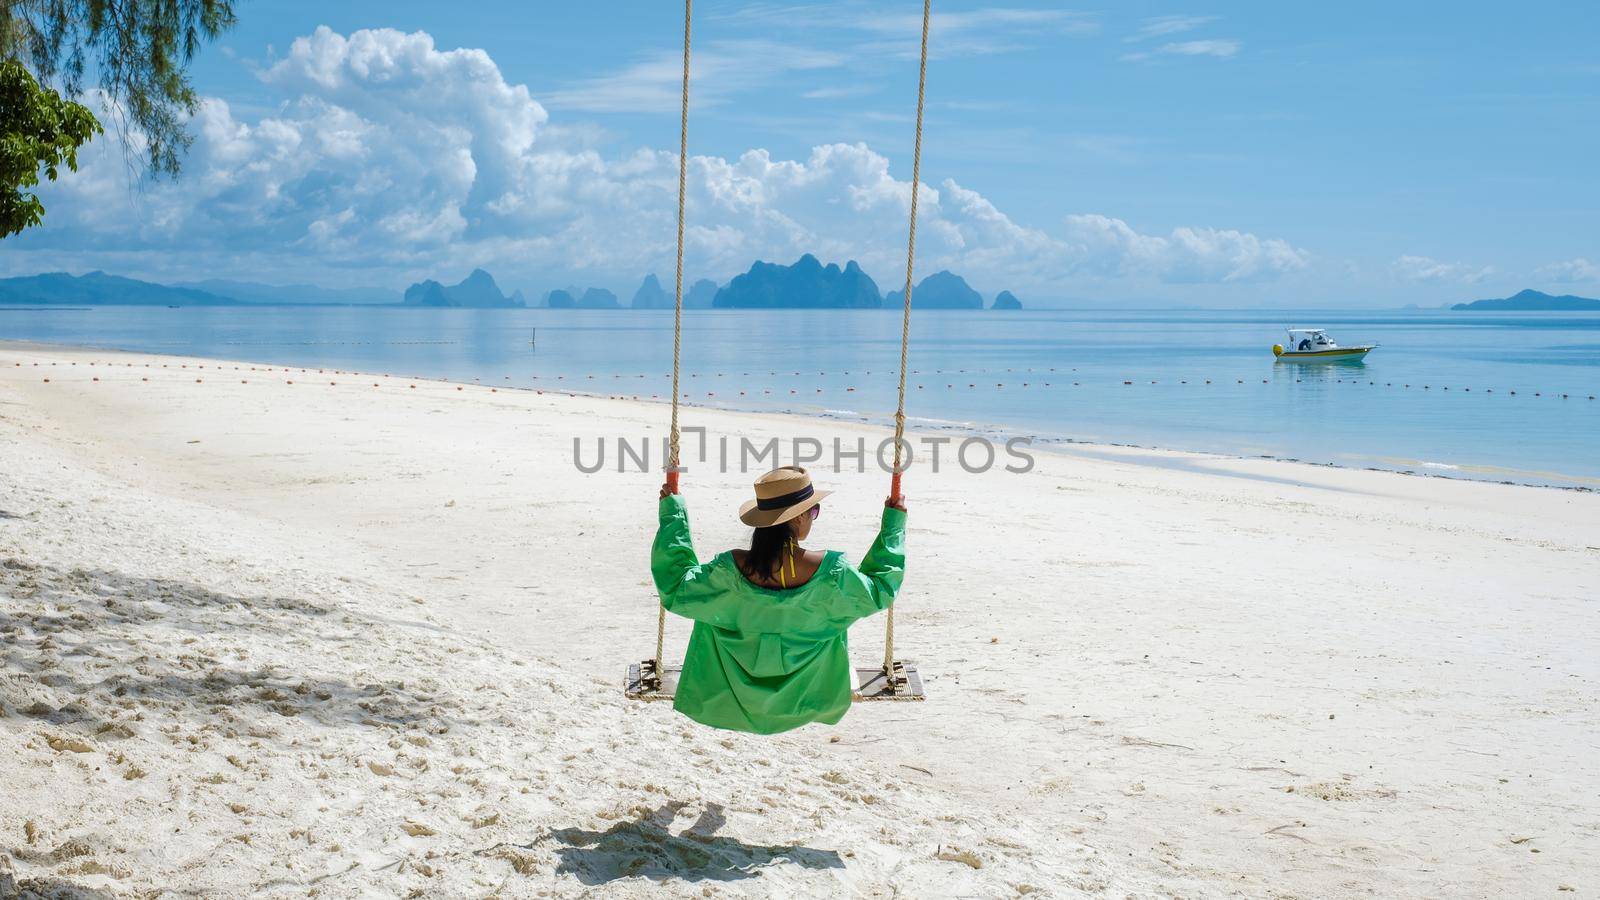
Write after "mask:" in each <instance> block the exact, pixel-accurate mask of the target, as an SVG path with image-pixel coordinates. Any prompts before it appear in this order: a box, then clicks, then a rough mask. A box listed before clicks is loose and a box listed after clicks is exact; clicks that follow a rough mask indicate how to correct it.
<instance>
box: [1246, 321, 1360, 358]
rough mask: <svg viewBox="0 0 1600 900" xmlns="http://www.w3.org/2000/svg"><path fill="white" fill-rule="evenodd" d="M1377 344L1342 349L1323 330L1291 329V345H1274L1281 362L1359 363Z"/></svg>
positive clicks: (1274, 351)
mask: <svg viewBox="0 0 1600 900" xmlns="http://www.w3.org/2000/svg"><path fill="white" fill-rule="evenodd" d="M1376 346H1378V345H1377V344H1353V345H1351V346H1349V347H1341V346H1339V344H1338V342H1336V341H1334V339H1333V338H1331V337H1328V333H1327V332H1326V331H1323V330H1322V329H1321V328H1290V329H1289V343H1288V345H1287V346H1285V345H1283V344H1273V345H1272V355H1273V356H1276V357H1277V358H1278V361H1279V362H1359V361H1360V360H1361V359H1362V357H1364V356H1366V355H1367V354H1368V353H1370V352H1372V349H1373V348H1374V347H1376Z"/></svg>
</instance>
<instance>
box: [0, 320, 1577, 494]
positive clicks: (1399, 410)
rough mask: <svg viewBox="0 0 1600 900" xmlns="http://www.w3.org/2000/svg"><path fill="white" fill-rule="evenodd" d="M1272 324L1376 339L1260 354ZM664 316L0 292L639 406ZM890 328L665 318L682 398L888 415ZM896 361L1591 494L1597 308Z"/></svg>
mask: <svg viewBox="0 0 1600 900" xmlns="http://www.w3.org/2000/svg"><path fill="white" fill-rule="evenodd" d="M1286 326H1307V327H1322V328H1327V329H1328V330H1329V331H1330V333H1332V334H1333V336H1334V337H1335V338H1336V339H1337V340H1339V341H1341V342H1342V343H1346V344H1350V343H1357V342H1363V341H1377V342H1379V343H1380V345H1381V346H1380V347H1379V348H1378V349H1377V350H1376V351H1374V352H1373V353H1372V354H1371V355H1370V356H1368V358H1367V360H1366V362H1365V363H1363V364H1338V365H1318V366H1308V365H1291V364H1283V363H1275V361H1274V359H1273V357H1272V354H1271V351H1270V347H1271V345H1272V344H1273V343H1274V342H1278V341H1282V340H1283V336H1282V332H1283V329H1284V328H1285V327H1286ZM671 329H672V314H671V313H670V312H661V313H658V312H644V311H639V312H635V311H631V310H625V311H619V312H592V311H576V310H411V309H360V308H317V307H256V308H244V309H217V308H209V309H208V308H181V309H166V308H148V307H98V308H88V309H71V310H68V309H58V310H35V309H6V308H5V307H0V339H18V340H29V341H41V342H51V343H61V344H77V345H90V346H97V347H107V348H116V349H125V350H142V351H151V352H159V353H172V354H184V355H193V356H204V357H215V358H225V359H241V360H250V361H260V362H269V363H279V364H285V365H296V366H318V367H324V368H341V369H356V370H362V371H374V372H390V373H394V374H397V375H398V374H404V375H417V376H424V377H433V378H445V379H452V380H459V381H467V382H470V381H472V380H473V379H480V380H481V381H483V382H485V383H489V382H493V383H494V384H496V385H499V386H502V387H505V386H516V387H525V388H527V387H545V388H549V387H558V388H562V389H571V390H579V391H589V392H594V393H600V394H608V395H611V394H616V395H623V396H639V397H641V398H650V397H651V396H655V397H659V398H665V397H667V396H668V394H669V393H670V388H669V387H668V385H669V381H668V373H669V371H670V365H671V360H672V330H671ZM899 330H900V323H899V315H898V313H897V312H892V311H870V312H868V311H850V312H833V311H829V312H812V311H778V312H756V311H745V312H719V311H695V312H691V313H687V314H686V315H685V326H684V331H685V334H684V364H685V371H686V372H687V373H688V375H689V376H692V377H686V378H685V379H684V390H685V391H686V392H687V393H688V394H689V395H690V398H689V399H690V401H691V402H693V403H696V404H706V405H714V406H718V407H727V408H736V409H760V410H784V411H794V412H802V413H812V414H818V413H820V414H825V415H831V416H838V417H845V418H858V417H859V418H864V419H868V420H871V421H887V420H888V418H889V416H890V414H891V413H892V411H893V408H894V392H895V379H896V365H897V363H898V359H899ZM535 335H536V340H535ZM911 365H912V368H913V369H914V370H915V374H913V375H912V376H911V378H910V385H909V390H910V397H909V400H908V415H909V416H910V417H912V418H913V420H917V421H916V422H914V424H918V423H920V424H921V425H923V426H928V425H943V426H948V427H952V428H958V429H963V430H972V431H986V432H987V431H997V432H1001V433H1004V434H1025V435H1035V436H1037V437H1038V438H1040V439H1049V440H1074V441H1089V442H1098V443H1120V444H1136V445H1142V446H1151V447H1167V448H1176V449H1186V450H1203V451H1212V452H1218V453H1226V454H1238V455H1250V456H1255V455H1271V456H1278V457H1285V458H1293V459H1300V460H1306V461H1311V462H1319V463H1332V464H1337V465H1346V466H1372V467H1380V468H1387V469H1397V470H1410V471H1416V472H1424V473H1429V474H1436V475H1450V476H1457V477H1467V478H1481V479H1492V480H1511V481H1519V482H1533V483H1542V484H1555V485H1563V486H1585V487H1600V400H1593V399H1590V397H1591V396H1600V314H1583V313H1577V314H1575V313H1476V314H1468V313H1457V312H1444V311H1403V312H1348V311H1345V312H1331V311H1321V312H1308V311H1299V312H1295V313H1285V312H1270V311H1269V312H1256V311H1241V312H1233V311H1197V312H1174V311H1170V310H1162V311H1116V312H1111V311H1086V310H1029V311H1024V312H1020V313H996V312H927V313H917V314H915V315H914V317H913V326H912V350H911ZM507 376H509V379H508V378H507ZM1125 382H1131V384H1128V383H1125ZM850 388H854V390H849V389H850ZM741 391H743V392H744V393H743V394H742V395H741V394H740V392H741ZM1513 392H1515V393H1513Z"/></svg>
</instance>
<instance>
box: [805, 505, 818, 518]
mask: <svg viewBox="0 0 1600 900" xmlns="http://www.w3.org/2000/svg"><path fill="white" fill-rule="evenodd" d="M806 515H808V516H810V517H811V518H812V520H813V521H815V520H816V518H817V517H818V516H820V515H822V507H820V506H813V507H811V508H810V509H808V510H806Z"/></svg>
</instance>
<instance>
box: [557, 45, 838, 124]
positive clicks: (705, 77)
mask: <svg viewBox="0 0 1600 900" xmlns="http://www.w3.org/2000/svg"><path fill="white" fill-rule="evenodd" d="M845 61H846V57H845V56H844V55H843V54H841V53H837V52H834V51H829V50H812V49H807V48H804V47H799V46H796V45H794V44H792V43H789V42H777V41H767V40H740V41H732V40H724V41H715V42H711V43H708V44H707V45H705V46H702V47H697V48H696V49H695V51H694V53H692V54H691V55H690V58H689V65H690V79H691V84H690V89H691V91H692V92H693V97H692V102H693V103H694V104H695V106H697V107H703V106H714V105H717V104H719V103H722V102H724V101H725V100H726V99H727V98H728V97H730V96H733V95H735V94H739V93H743V92H746V91H751V90H755V89H757V88H761V87H764V86H767V85H770V84H773V83H776V82H779V81H781V80H783V79H785V78H786V77H787V76H788V75H789V74H790V73H793V72H803V71H814V70H819V69H832V68H838V67H840V66H842V65H844V63H845ZM682 86H683V56H682V51H681V50H671V51H662V52H659V53H655V54H652V55H651V56H649V57H648V58H647V59H645V60H643V61H641V62H638V63H634V64H633V65H630V66H628V67H627V68H625V69H623V70H621V71H619V72H614V73H611V74H609V75H602V76H599V77H596V78H590V79H585V80H582V81H578V82H576V83H574V84H572V85H569V86H568V87H565V88H561V89H559V90H555V91H552V92H551V93H550V94H549V95H548V96H547V97H546V98H545V99H546V100H547V101H548V102H549V103H550V105H551V106H552V107H554V108H557V109H570V110H583V111H588V112H654V113H674V114H675V113H676V112H677V111H678V104H679V102H680V99H681V95H680V93H679V91H680V90H681V89H682Z"/></svg>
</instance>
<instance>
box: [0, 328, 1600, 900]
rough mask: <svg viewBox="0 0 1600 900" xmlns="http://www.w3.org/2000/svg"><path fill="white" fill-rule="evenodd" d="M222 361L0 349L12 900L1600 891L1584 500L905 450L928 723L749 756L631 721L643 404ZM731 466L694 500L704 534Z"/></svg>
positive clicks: (648, 427)
mask: <svg viewBox="0 0 1600 900" xmlns="http://www.w3.org/2000/svg"><path fill="white" fill-rule="evenodd" d="M91 362H93V363H94V365H91ZM200 366H204V368H203V369H202V368H199V367H200ZM237 366H238V367H237V368H235V364H232V363H229V364H225V365H224V364H219V363H216V362H213V361H205V360H190V359H181V360H180V359H176V358H162V357H150V356H144V355H135V354H117V353H110V352H98V351H87V350H64V349H58V348H46V347H31V346H23V345H16V344H9V345H7V344H0V885H3V884H5V883H6V882H7V880H8V879H9V880H11V881H13V882H14V883H15V884H17V885H20V886H21V887H22V888H23V889H24V890H25V891H36V892H39V893H44V894H50V893H52V892H54V893H56V894H58V895H64V896H77V895H80V894H81V895H87V896H97V895H100V894H102V893H103V894H104V895H106V896H123V895H130V896H162V895H163V894H164V893H165V892H171V893H172V894H173V895H178V894H196V895H205V896H245V895H269V896H270V895H281V896H307V895H313V894H314V895H316V896H319V897H351V896H418V897H421V896H429V897H455V896H462V897H465V896H487V895H497V896H507V897H520V896H545V895H557V896H570V895H584V894H591V895H594V896H602V895H604V896H632V895H641V896H642V895H652V896H655V895H660V894H665V895H669V896H702V895H704V896H720V895H759V896H766V895H777V896H823V895H829V896H832V895H843V896H864V897H890V896H907V897H946V896H966V897H974V896H976V897H1005V896H1017V895H1019V894H1039V895H1044V896H1078V895H1086V896H1106V897H1128V896H1132V897H1163V896H1184V897H1197V896H1205V897H1213V896H1243V897H1290V896H1292V897H1375V896H1377V897H1503V896H1516V897H1538V896H1562V897H1565V896H1578V897H1584V896H1589V897H1593V896H1595V895H1596V894H1597V893H1600V766H1597V765H1596V763H1595V760H1596V758H1597V745H1600V737H1597V736H1600V621H1597V619H1600V495H1596V494H1593V493H1582V492H1575V491H1562V490H1553V489H1543V488H1532V487H1518V486H1507V485H1498V484H1485V483H1473V482H1466V481H1453V480H1446V479H1440V478H1421V477H1407V476H1403V475H1397V474H1390V473H1382V472H1369V471H1355V470H1341V469H1332V468H1325V467H1315V466H1305V465H1298V464H1293V463H1287V462H1278V461H1269V460H1231V459H1220V458H1214V457H1206V456H1200V455H1194V454H1178V453H1164V452H1158V451H1153V450H1131V449H1119V448H1085V449H1084V450H1083V451H1078V450H1070V449H1069V450H1066V451H1061V452H1054V451H1052V452H1038V453H1037V454H1036V457H1037V462H1038V465H1037V468H1036V469H1035V470H1034V471H1033V472H1030V473H1028V474H1025V475H1016V474H1010V473H1007V472H1004V471H1000V470H995V471H991V472H988V473H984V474H977V475H974V474H968V473H966V472H963V471H962V470H961V469H960V468H958V467H946V468H945V469H944V470H943V471H941V472H940V473H939V474H938V475H933V474H931V473H928V472H926V471H923V470H920V469H914V470H913V471H912V472H911V473H910V474H909V475H908V476H907V477H908V481H907V493H908V494H909V497H910V506H911V517H910V537H909V548H910V561H909V564H908V578H907V587H906V591H905V593H904V594H903V595H902V598H901V600H900V604H901V605H900V608H899V609H900V611H899V614H898V615H899V618H898V622H897V624H898V645H899V648H900V655H901V656H902V657H904V658H907V659H910V660H912V661H914V662H916V663H917V664H918V665H919V666H920V668H921V671H922V673H923V677H924V680H925V682H926V685H927V692H928V700H927V702H925V703H922V704H909V703H908V704H873V705H858V706H857V707H856V708H855V709H854V710H853V711H852V712H851V714H850V715H849V716H848V717H847V718H846V719H845V720H844V722H843V723H841V724H840V725H839V726H837V727H833V728H825V727H818V726H813V727H809V728H805V729H801V730H799V731H795V732H791V733H789V734H785V735H780V736H777V737H770V738H758V737H750V736H745V735H738V734H730V733H724V732H718V731H713V730H708V729H704V728H701V727H699V726H696V725H694V724H693V723H690V722H688V721H687V720H685V719H682V718H680V717H677V716H676V715H675V714H674V713H673V712H672V710H671V709H670V708H669V707H667V706H666V705H663V704H649V705H645V704H636V703H629V702H628V701H625V700H624V699H623V697H622V695H621V690H620V688H621V680H622V674H623V669H624V667H625V666H626V664H627V663H628V662H630V661H634V660H637V659H640V658H642V657H644V656H647V655H649V653H650V652H651V650H652V649H653V647H652V645H653V640H654V627H655V597H654V593H653V590H652V588H651V586H650V583H649V573H648V570H647V557H648V548H649V541H650V538H651V536H652V534H653V532H654V527H655V506H656V501H655V491H656V486H657V485H658V483H659V481H660V477H659V475H657V474H650V473H646V474H640V473H636V472H635V473H627V474H618V473H617V472H616V471H615V465H614V457H613V459H612V461H613V465H612V466H611V467H610V468H609V470H606V471H602V472H599V473H596V474H593V475H585V474H582V473H581V472H579V471H578V470H577V469H576V468H575V467H574V465H573V460H572V455H573V441H574V438H579V439H581V440H583V441H584V446H585V447H586V448H592V447H594V445H595V444H594V442H595V440H596V439H598V438H599V437H601V436H605V437H606V438H607V439H608V440H610V439H613V438H614V437H616V436H618V435H621V436H625V437H629V438H633V439H637V438H640V437H643V436H647V435H654V436H658V437H659V436H660V435H661V434H662V432H663V431H664V428H665V422H666V409H665V407H664V406H661V405H659V404H648V403H637V402H632V401H621V400H607V399H597V398H591V397H570V396H564V395H558V394H553V393H545V394H536V393H533V392H529V391H509V390H498V391H493V392H491V390H490V387H489V386H488V385H483V386H466V387H465V388H464V389H459V390H458V387H457V386H456V385H451V384H444V383H439V382H426V381H411V380H406V379H400V378H382V377H372V376H363V377H355V376H349V375H346V374H339V375H335V374H333V373H331V372H330V373H323V374H317V373H316V372H315V371H313V372H311V373H306V374H302V373H301V372H300V371H299V370H298V369H297V370H294V371H292V372H284V371H281V370H278V371H273V372H267V371H256V370H252V368H251V366H250V365H249V364H246V363H239V364H237ZM183 367H186V368H183ZM96 378H97V379H98V381H96V380H93V379H96ZM45 379H49V381H48V382H46V381H45ZM146 379H147V380H146ZM291 380H292V381H293V382H294V384H293V385H290V384H288V383H287V382H289V381H291ZM330 382H337V383H336V384H330ZM375 382H376V384H377V385H378V386H377V387H374V383H375ZM413 384H414V385H415V387H414V388H413V387H410V385H413ZM919 412H921V413H923V414H932V413H935V412H936V411H931V410H921V411H919ZM684 421H685V424H690V425H703V426H705V427H707V428H708V429H709V431H710V434H711V436H712V438H713V440H714V439H715V438H716V437H718V436H722V435H727V436H732V437H733V438H734V439H737V438H738V437H740V436H751V437H756V438H759V439H762V440H764V439H765V438H767V437H772V436H777V437H781V438H784V439H788V438H790V437H793V436H797V435H804V436H815V437H819V438H822V439H823V440H829V439H831V438H832V437H834V436H842V437H845V438H847V439H849V440H850V441H851V442H852V443H853V440H854V438H855V437H857V436H866V437H867V439H868V441H869V444H871V443H875V442H876V441H878V440H880V439H881V438H882V437H883V434H882V432H881V430H879V429H872V428H866V427H864V426H856V425H852V424H848V423H840V422H832V421H829V422H821V421H811V420H805V419H800V418H791V417H783V416H764V415H752V414H730V413H722V412H712V411H707V410H701V409H692V408H691V409H686V410H685V412H684ZM1153 463H1160V464H1153ZM817 468H818V467H814V470H815V469H817ZM754 474H755V473H751V474H748V475H746V474H740V473H738V472H732V473H728V474H719V473H717V472H714V471H691V472H690V473H689V474H688V475H687V476H686V479H685V492H686V495H687V497H688V500H689V503H690V507H691V510H692V515H693V524H694V526H695V529H696V535H697V541H698V544H699V547H700V550H701V553H702V555H703V556H709V555H710V554H711V553H712V552H714V551H716V550H719V549H722V548H724V547H727V546H730V545H734V544H737V543H739V542H740V541H742V540H743V539H745V537H746V532H745V530H744V529H743V528H742V527H741V526H740V525H739V524H738V522H737V520H736V519H735V518H734V516H733V510H734V508H735V507H736V506H737V504H738V502H739V501H740V500H741V499H743V498H744V497H746V496H747V495H748V492H749V482H750V481H751V480H753V478H754ZM816 474H817V476H818V480H819V481H820V482H823V486H825V487H829V488H832V489H834V490H835V491H836V492H837V493H836V494H835V495H834V496H833V497H831V498H829V500H828V502H827V504H826V514H825V515H824V516H823V517H822V518H821V519H820V520H819V521H818V525H817V529H816V531H815V532H814V533H813V539H812V543H813V544H815V545H818V546H822V545H827V546H831V547H836V548H840V549H845V550H847V551H849V552H850V553H851V555H852V556H853V557H856V558H859V555H860V553H862V552H863V551H864V550H865V549H866V547H867V545H868V543H869V542H870V540H871V537H872V534H873V531H874V529H875V527H876V521H877V515H878V508H879V506H880V505H881V502H882V498H883V495H884V493H885V482H886V478H885V476H883V475H882V474H880V473H878V472H877V471H875V470H869V471H868V472H865V473H858V472H856V471H854V470H849V471H845V472H837V473H836V472H831V471H825V470H822V471H817V472H816ZM668 627H669V631H668V636H669V642H668V645H669V651H668V655H669V657H670V656H674V655H676V656H680V657H681V654H682V651H683V647H684V644H685V642H686V640H687V637H688V633H689V626H688V623H687V622H685V621H682V620H671V621H669V623H668ZM882 636H883V635H882V621H881V619H869V620H867V621H865V622H863V623H861V624H860V625H858V626H857V627H856V629H855V631H854V633H853V635H852V651H853V653H854V655H855V657H856V659H857V660H858V662H859V663H860V664H864V665H865V664H871V663H873V662H875V661H876V660H877V659H878V658H879V656H880V654H881V641H882ZM8 868H9V869H10V870H11V871H10V872H7V871H6V870H7V869H8ZM1569 891H1570V892H1571V893H1567V892H1569Z"/></svg>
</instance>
